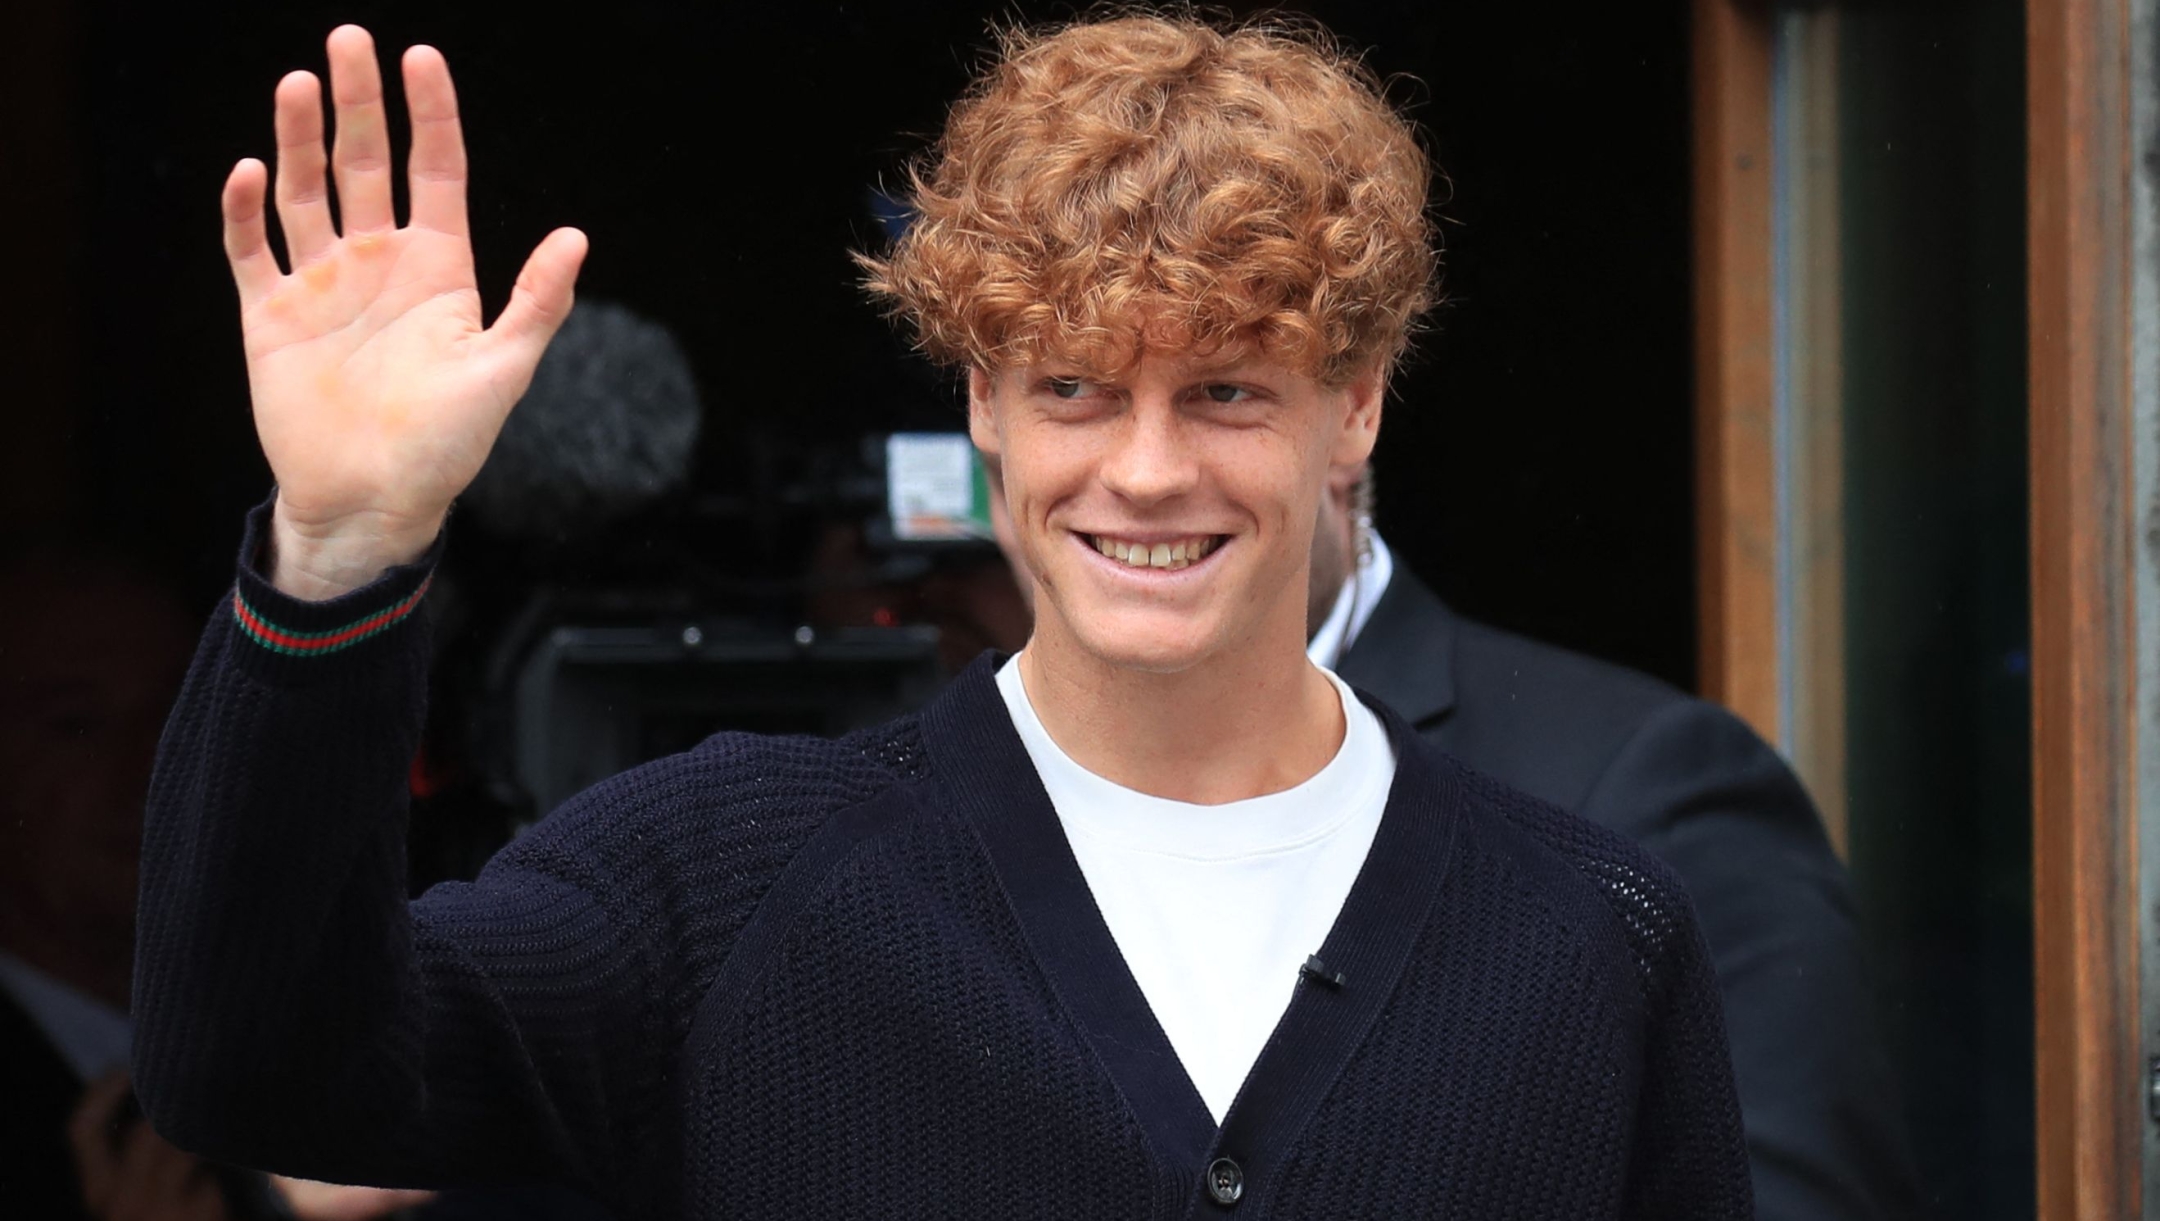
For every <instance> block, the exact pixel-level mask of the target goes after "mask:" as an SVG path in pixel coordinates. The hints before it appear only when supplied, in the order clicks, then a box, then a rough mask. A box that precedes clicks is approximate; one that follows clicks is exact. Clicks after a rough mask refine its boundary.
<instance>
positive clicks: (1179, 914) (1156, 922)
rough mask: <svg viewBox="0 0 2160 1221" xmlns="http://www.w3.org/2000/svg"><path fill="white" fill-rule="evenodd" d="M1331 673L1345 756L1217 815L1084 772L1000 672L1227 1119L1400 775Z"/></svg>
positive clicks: (1120, 918) (1108, 919)
mask: <svg viewBox="0 0 2160 1221" xmlns="http://www.w3.org/2000/svg"><path fill="white" fill-rule="evenodd" d="M1323 673H1326V674H1327V676H1328V678H1329V680H1330V681H1331V682H1333V683H1334V684H1335V689H1336V691H1337V693H1338V694H1339V695H1340V696H1341V697H1342V702H1343V713H1344V717H1343V719H1344V721H1345V723H1346V725H1347V732H1346V733H1345V734H1344V735H1343V743H1342V746H1341V748H1340V749H1338V750H1337V751H1336V752H1335V757H1334V759H1332V760H1330V761H1329V762H1328V764H1327V766H1325V767H1323V768H1321V769H1320V770H1319V771H1318V772H1316V773H1314V774H1313V776H1312V777H1311V778H1310V779H1308V780H1306V781H1305V782H1304V783H1303V784H1300V785H1298V786H1297V787H1295V788H1290V789H1285V790H1283V791H1282V792H1280V793H1269V794H1267V795H1266V796H1263V797H1254V798H1250V799H1248V800H1245V801H1232V802H1227V803H1224V804H1222V805H1212V806H1209V805H1194V804H1191V803H1189V802H1183V801H1171V800H1168V799H1166V798H1162V797H1152V796H1149V795H1148V794H1146V793H1142V792H1139V791H1138V790H1135V789H1129V788H1126V787H1124V786H1123V785H1120V784H1116V783H1113V782H1111V781H1109V780H1105V779H1103V778H1102V777H1101V776H1098V775H1096V774H1095V773H1093V772H1090V771H1088V770H1087V769H1086V768H1083V767H1081V766H1080V765H1079V764H1078V763H1075V762H1073V760H1072V757H1071V756H1070V755H1067V754H1066V753H1065V752H1064V750H1063V749H1061V748H1060V747H1059V746H1058V744H1057V743H1056V742H1054V741H1052V740H1051V739H1050V735H1049V733H1048V731H1046V730H1045V729H1044V728H1043V724H1042V721H1041V719H1040V718H1038V717H1037V716H1036V715H1035V708H1034V706H1033V705H1032V704H1030V703H1029V702H1028V696H1027V691H1026V688H1025V685H1024V684H1023V683H1022V682H1021V680H1020V667H1019V665H1018V664H1017V659H1015V660H1014V661H1009V662H1007V663H1006V664H1005V666H1004V668H1003V669H1001V670H999V671H998V676H997V684H998V692H999V694H1001V695H1003V696H1004V697H1005V706H1006V708H1007V709H1008V710H1009V711H1010V713H1011V715H1012V721H1013V727H1014V728H1015V729H1017V730H1018V731H1019V733H1020V741H1021V742H1022V743H1023V744H1025V745H1026V747H1027V752H1028V757H1029V758H1030V759H1031V760H1033V761H1034V764H1035V770H1036V772H1037V773H1039V774H1040V775H1041V777H1042V783H1043V788H1044V789H1045V790H1046V791H1047V792H1048V793H1049V795H1050V804H1051V805H1052V806H1054V807H1056V809H1057V813H1058V820H1059V821H1060V822H1061V823H1063V824H1064V828H1065V838H1066V839H1067V841H1069V842H1070V843H1071V844H1072V850H1073V855H1074V856H1075V857H1077V858H1078V859H1079V862H1080V872H1081V874H1082V875H1083V876H1085V877H1086V879H1087V884H1088V889H1089V890H1090V891H1092V892H1093V894H1094V896H1095V905H1096V906H1097V907H1098V908H1100V909H1101V911H1102V915H1103V922H1104V923H1106V924H1108V925H1109V926H1110V935H1111V936H1112V937H1114V938H1115V939H1116V940H1117V946H1118V951H1119V952H1120V953H1121V954H1123V955H1124V957H1125V965H1126V966H1127V967H1128V968H1129V969H1130V970H1131V971H1132V975H1133V979H1134V980H1135V981H1137V982H1138V983H1139V985H1140V991H1141V993H1142V995H1144V996H1146V997H1147V1002H1148V1007H1149V1008H1151V1009H1153V1010H1154V1011H1155V1018H1156V1020H1157V1021H1158V1022H1160V1023H1161V1024H1162V1028H1163V1033H1164V1034H1166V1035H1168V1036H1169V1038H1170V1046H1171V1047H1172V1049H1174V1050H1175V1051H1176V1052H1177V1054H1178V1059H1179V1060H1180V1061H1181V1062H1182V1063H1183V1064H1184V1066H1185V1072H1186V1075H1187V1076H1189V1077H1191V1078H1192V1082H1193V1085H1194V1086H1196V1087H1198V1089H1199V1091H1200V1097H1201V1100H1202V1101H1204V1102H1206V1103H1207V1107H1208V1110H1209V1111H1210V1112H1212V1113H1213V1114H1214V1116H1215V1121H1216V1122H1217V1123H1221V1122H1222V1118H1223V1116H1224V1115H1225V1114H1226V1113H1228V1112H1229V1110H1230V1104H1231V1103H1232V1102H1233V1101H1235V1099H1236V1097H1237V1092H1238V1088H1239V1087H1240V1086H1241V1085H1243V1084H1244V1081H1245V1076H1246V1074H1247V1073H1248V1072H1250V1071H1251V1069H1252V1066H1253V1062H1254V1061H1255V1060H1257V1059H1259V1058H1260V1050H1261V1048H1262V1047H1264V1046H1265V1045H1266V1044H1267V1040H1268V1036H1269V1035H1270V1034H1271V1033H1273V1031H1274V1029H1275V1024H1276V1022H1277V1021H1278V1020H1279V1019H1280V1018H1281V1017H1282V1014H1283V1010H1284V1009H1286V1008H1288V1007H1289V1004H1290V997H1291V995H1292V993H1293V991H1294V990H1295V988H1296V986H1297V982H1298V968H1299V967H1301V966H1303V965H1304V963H1305V959H1306V958H1307V957H1308V956H1309V955H1312V954H1315V953H1317V952H1318V951H1319V949H1320V945H1321V943H1322V942H1323V941H1325V940H1326V939H1327V934H1328V930H1329V929H1330V928H1331V927H1333V926H1334V923H1335V916H1336V914H1337V913H1338V912H1340V911H1341V910H1342V905H1343V899H1344V898H1345V897H1346V896H1348V895H1349V893H1350V884H1351V883H1352V882H1354V881H1356V880H1357V874H1358V870H1359V869H1360V868H1362V867H1363V866H1364V864H1365V854H1366V853H1367V851H1369V850H1370V849H1371V848H1372V842H1373V835H1374V833H1375V832H1377V831H1378V830H1379V828H1380V815H1381V811H1382V810H1383V809H1384V808H1385V807H1386V805H1387V794H1388V787H1389V785H1391V784H1392V783H1393V782H1394V779H1395V754H1394V751H1393V749H1392V748H1391V747H1390V746H1389V744H1388V739H1387V730H1386V729H1385V727H1383V726H1382V725H1381V723H1380V719H1379V718H1378V717H1376V716H1374V715H1373V713H1372V710H1371V709H1369V708H1367V707H1365V705H1364V704H1362V703H1360V702H1359V701H1358V699H1357V697H1356V696H1355V695H1353V694H1351V691H1350V688H1349V687H1348V686H1347V685H1345V684H1344V683H1343V681H1342V680H1341V679H1339V678H1336V677H1335V675H1334V673H1333V672H1332V671H1323Z"/></svg>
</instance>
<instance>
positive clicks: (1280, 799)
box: [997, 654, 1395, 861]
mask: <svg viewBox="0 0 2160 1221" xmlns="http://www.w3.org/2000/svg"><path fill="white" fill-rule="evenodd" d="M1321 672H1322V673H1324V674H1326V675H1327V677H1328V681H1329V682H1330V683H1332V684H1333V685H1334V687H1335V694H1336V697H1337V698H1338V699H1340V700H1341V701H1342V706H1343V719H1344V727H1343V741H1342V745H1341V746H1339V747H1337V748H1336V751H1335V755H1334V757H1333V758H1331V759H1330V760H1329V761H1328V763H1327V764H1326V765H1325V766H1323V767H1322V768H1321V769H1320V770H1319V771H1318V772H1315V773H1314V774H1313V775H1312V776H1310V777H1308V778H1307V779H1306V780H1305V781H1304V782H1303V783H1301V784H1298V785H1295V786H1293V787H1291V788H1287V789H1284V790H1282V791H1280V792H1275V793H1267V794H1264V795H1262V796H1259V797H1248V798H1245V799H1243V800H1240V801H1230V802H1224V803H1222V804H1220V805H1196V804H1193V803H1191V802H1185V801H1176V800H1173V799H1171V798H1168V797H1157V796H1154V795H1152V794H1149V793H1143V792H1140V791H1139V790H1137V789H1130V788H1127V787H1125V786H1124V785H1121V784H1118V783H1117V782H1116V781H1113V780H1110V779H1108V778H1106V777H1103V776H1098V775H1096V774H1095V773H1094V772H1091V771H1089V770H1087V769H1086V768H1084V767H1082V766H1080V764H1079V762H1078V761H1077V760H1075V759H1074V758H1073V757H1072V756H1071V755H1068V754H1066V753H1065V748H1064V747H1062V746H1059V745H1058V744H1057V742H1056V741H1055V740H1054V739H1052V738H1051V736H1050V731H1049V730H1048V729H1046V728H1045V727H1044V726H1043V723H1042V718H1041V717H1040V716H1039V715H1038V714H1037V713H1036V711H1035V704H1034V701H1033V700H1032V699H1031V698H1030V697H1029V695H1028V693H1027V686H1026V684H1024V683H1023V682H1021V680H1020V664H1019V655H1017V654H1015V655H1014V657H1013V658H1012V659H1011V660H1009V661H1007V662H1006V663H1005V665H1004V667H1003V668H1002V669H1000V670H999V671H998V673H997V687H998V694H999V695H1000V696H1002V697H1003V698H1004V700H1005V708H1006V711H1007V712H1008V713H1009V714H1010V715H1011V716H1012V721H1013V729H1014V730H1015V731H1016V732H1017V733H1018V734H1019V736H1020V742H1021V744H1022V745H1023V746H1025V747H1026V748H1027V752H1028V758H1029V761H1030V762H1032V763H1034V765H1035V771H1036V774H1037V775H1038V776H1040V777H1041V778H1042V782H1043V787H1044V789H1045V790H1046V791H1047V792H1048V793H1049V795H1050V799H1051V805H1052V806H1053V807H1055V808H1056V810H1057V812H1058V818H1059V820H1060V821H1061V822H1062V823H1064V825H1065V829H1066V831H1067V833H1068V834H1073V833H1077V834H1084V835H1088V836H1091V837H1094V838H1097V839H1102V840H1105V841H1108V842H1110V843H1114V844H1119V845H1122V846H1124V847H1126V848H1128V849H1134V848H1141V849H1144V850H1146V851H1149V852H1154V853H1157V854H1160V855H1165V856H1176V857H1183V858H1185V859H1188V860H1194V861H1210V860H1213V861H1222V860H1237V859H1244V858H1249V857H1254V856H1264V855H1268V854H1271V853H1277V852H1288V851H1294V850H1297V849H1299V848H1301V847H1304V846H1307V845H1309V844H1311V843H1312V842H1314V841H1315V840H1318V839H1321V838H1324V837H1326V836H1328V835H1330V834H1332V833H1334V832H1335V831H1337V830H1340V829H1341V828H1342V827H1343V825H1344V824H1345V823H1347V822H1348V821H1349V820H1350V819H1351V817H1352V816H1353V815H1355V814H1356V813H1358V812H1359V811H1361V810H1364V809H1367V808H1368V807H1370V806H1371V805H1372V804H1373V803H1376V802H1384V801H1385V800H1386V797H1387V789H1388V785H1389V784H1390V783H1391V782H1392V781H1393V780H1394V774H1395V755H1394V748H1393V746H1392V745H1391V744H1390V743H1389V742H1388V738H1387V728H1386V727H1385V726H1383V725H1382V724H1381V723H1380V719H1379V718H1378V717H1377V716H1375V715H1374V714H1373V712H1372V710H1371V709H1370V708H1367V707H1366V706H1365V705H1364V704H1362V703H1360V702H1358V698H1357V696H1356V694H1355V693H1353V692H1352V691H1351V690H1350V687H1349V684H1347V683H1345V682H1343V680H1342V679H1340V678H1338V677H1336V675H1335V672H1334V671H1332V670H1328V669H1325V668H1324V667H1323V669H1322V671H1321Z"/></svg>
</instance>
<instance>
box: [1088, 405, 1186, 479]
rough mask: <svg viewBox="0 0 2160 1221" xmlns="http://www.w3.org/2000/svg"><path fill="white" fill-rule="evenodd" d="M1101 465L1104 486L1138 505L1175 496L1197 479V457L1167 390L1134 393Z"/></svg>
mask: <svg viewBox="0 0 2160 1221" xmlns="http://www.w3.org/2000/svg"><path fill="white" fill-rule="evenodd" d="M1101 469H1102V473H1101V478H1102V483H1103V486H1104V487H1105V488H1108V489H1109V490H1110V491H1111V492H1112V493H1114V494H1116V495H1117V496H1119V497H1121V498H1123V499H1125V500H1128V501H1131V502H1133V503H1134V504H1138V505H1153V504H1159V503H1161V502H1163V501H1166V500H1174V499H1176V498H1177V497H1179V496H1183V495H1185V494H1186V493H1188V492H1190V491H1192V490H1193V488H1194V486H1195V485H1196V484H1198V482H1199V479H1200V465H1199V462H1198V461H1197V460H1196V458H1195V456H1194V454H1193V452H1192V446H1191V445H1190V444H1189V439H1188V438H1187V437H1185V436H1184V429H1183V427H1182V423H1181V421H1180V419H1179V416H1178V412H1177V409H1176V407H1175V405H1173V404H1172V403H1171V402H1170V401H1169V399H1168V396H1154V395H1148V396H1140V395H1136V396H1135V397H1134V399H1133V402H1132V407H1131V409H1130V410H1128V411H1127V412H1125V415H1124V419H1123V421H1122V427H1120V428H1119V430H1118V433H1117V437H1116V439H1115V441H1113V443H1112V445H1111V449H1110V452H1109V454H1108V455H1107V456H1106V457H1105V458H1104V460H1103V464H1102V468H1101Z"/></svg>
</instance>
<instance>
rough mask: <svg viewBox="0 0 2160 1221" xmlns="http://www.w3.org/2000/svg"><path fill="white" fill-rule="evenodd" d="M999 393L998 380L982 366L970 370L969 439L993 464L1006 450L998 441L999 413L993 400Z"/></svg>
mask: <svg viewBox="0 0 2160 1221" xmlns="http://www.w3.org/2000/svg"><path fill="white" fill-rule="evenodd" d="M996 391H997V379H996V377H995V376H994V375H993V374H991V373H990V372H989V371H987V370H985V369H983V368H982V367H981V366H980V365H976V366H973V367H970V368H969V369H968V439H969V440H971V441H973V442H975V448H976V449H978V450H980V451H982V455H983V457H984V458H985V459H987V460H988V461H989V462H991V463H992V464H995V463H996V462H997V461H998V459H999V458H1000V457H1002V456H1003V453H1004V450H1003V447H1002V445H1001V443H1000V441H999V439H998V430H997V413H996V411H995V410H994V409H993V406H992V403H991V399H992V397H993V396H994V394H995V393H996Z"/></svg>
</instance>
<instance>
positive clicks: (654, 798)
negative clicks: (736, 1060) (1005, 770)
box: [498, 717, 927, 892]
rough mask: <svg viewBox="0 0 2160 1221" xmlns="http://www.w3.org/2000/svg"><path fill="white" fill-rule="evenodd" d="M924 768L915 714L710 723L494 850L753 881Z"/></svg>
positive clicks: (661, 875) (638, 883) (627, 869)
mask: <svg viewBox="0 0 2160 1221" xmlns="http://www.w3.org/2000/svg"><path fill="white" fill-rule="evenodd" d="M926 771H927V765H926V763H925V756H924V751H923V747H922V739H921V735H920V732H919V731H918V729H917V727H916V723H915V718H913V717H903V718H900V719H899V720H896V721H892V722H888V723H886V724H884V725H881V726H878V727H876V728H874V729H867V730H860V731H857V732H855V733H851V734H848V735H847V736H845V737H840V738H816V737H808V736H777V735H766V734H749V733H723V734H717V735H714V736H713V737H711V738H708V739H706V740H705V741H704V742H702V743H700V744H698V745H697V746H696V747H694V748H692V749H690V750H687V751H684V752H682V753H680V754H675V755H669V756H667V757H665V758H662V759H658V760H655V761H653V762H651V763H646V764H643V765H641V766H639V767H635V768H632V769H630V770H629V771H626V772H623V773H621V774H619V775H617V776H614V777H611V778H609V779H607V780H604V781H602V782H600V783H599V784H596V785H594V786H593V787H592V788H589V789H587V790H585V791H584V792H582V793H579V794H578V795H577V796H575V797H573V798H571V799H570V800H569V801H566V802H564V803H563V805H562V806H561V807H559V808H558V809H556V810H555V811H553V812H552V813H550V814H549V815H548V816H547V817H546V818H544V819H542V820H541V821H540V822H538V823H537V824H535V825H534V826H533V827H532V828H531V829H529V830H528V831H526V832H525V833H524V834H522V835H520V836H519V837H518V838H517V839H515V840H513V841H511V843H510V844H509V845H508V846H507V847H506V848H504V849H503V851H502V853H500V854H499V856H498V860H499V861H502V862H504V863H506V864H513V865H522V866H526V867H532V868H537V869H540V870H541V871H543V872H546V873H550V874H553V875H555V876H557V877H560V878H561V879H562V880H563V881H565V882H569V883H571V884H574V885H580V886H584V887H586V888H588V889H592V888H595V887H597V888H600V889H602V890H605V891H610V892H623V891H636V890H640V889H649V888H650V887H651V886H652V885H654V884H666V883H675V884H683V883H685V882H687V883H689V884H693V885H709V884H710V883H712V882H713V881H715V880H716V875H717V880H719V881H721V882H724V883H726V884H728V885H740V886H744V887H746V888H749V889H754V890H762V887H763V885H764V884H766V883H769V882H770V880H771V879H772V877H773V876H775V875H777V874H778V873H779V871H780V870H782V869H784V868H785V867H786V865H787V863H788V861H789V860H790V859H791V858H792V856H793V855H794V853H795V852H796V850H798V849H799V848H800V847H801V846H802V845H803V844H804V843H806V842H807V841H808V840H809V839H810V838H811V837H812V836H813V835H815V834H816V833H817V831H818V830H819V828H820V827H822V826H823V825H825V823H826V822H827V821H828V820H830V819H831V818H832V817H833V816H834V815H835V814H836V813H838V812H840V811H842V810H846V809H849V808H851V807H855V806H860V805H864V804H867V803H871V802H875V801H879V800H880V799H883V798H887V797H894V796H897V795H898V793H899V791H900V790H901V789H903V788H905V787H906V786H908V785H910V784H912V783H913V782H915V781H917V780H920V779H921V778H922V777H923V776H924V775H925V774H926ZM686 875H688V876H687V877H686ZM663 888H664V885H663Z"/></svg>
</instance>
